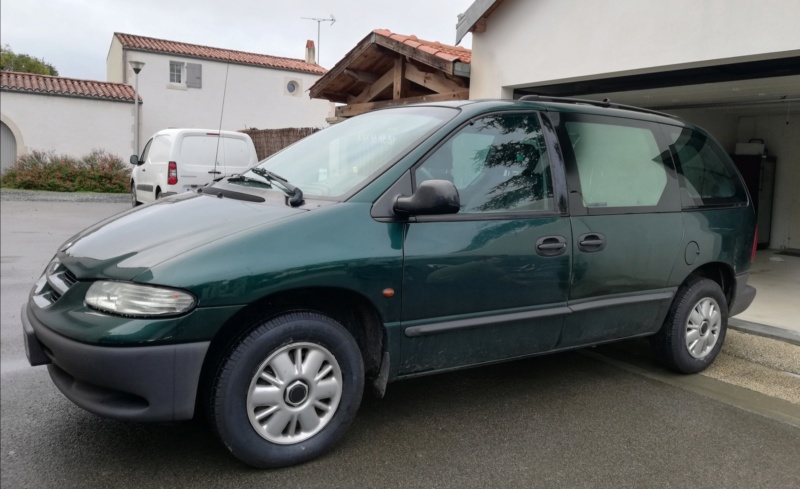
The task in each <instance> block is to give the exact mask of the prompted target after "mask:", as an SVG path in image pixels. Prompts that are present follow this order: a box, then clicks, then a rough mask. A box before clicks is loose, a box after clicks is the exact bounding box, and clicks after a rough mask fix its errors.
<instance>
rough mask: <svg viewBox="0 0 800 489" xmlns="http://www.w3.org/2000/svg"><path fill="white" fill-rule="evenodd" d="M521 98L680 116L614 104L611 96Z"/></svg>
mask: <svg viewBox="0 0 800 489" xmlns="http://www.w3.org/2000/svg"><path fill="white" fill-rule="evenodd" d="M519 100H529V101H536V100H542V101H545V102H560V103H565V104H588V105H594V106H596V107H609V108H612V109H623V110H632V111H634V112H644V113H646V114H655V115H660V116H664V117H669V118H671V119H677V118H678V116H676V115H673V114H667V113H666V112H659V111H657V110H650V109H645V108H642V107H636V106H635V105H625V104H614V103H611V99H609V98H605V99H603V100H602V101H599V100H589V99H584V98H571V97H553V96H551V95H538V94H531V95H523V96H522V97H520V98H519Z"/></svg>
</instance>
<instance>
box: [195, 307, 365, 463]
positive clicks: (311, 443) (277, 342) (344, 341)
mask: <svg viewBox="0 0 800 489" xmlns="http://www.w3.org/2000/svg"><path fill="white" fill-rule="evenodd" d="M296 345H300V348H302V346H303V345H309V346H310V348H311V350H314V348H317V349H318V351H323V350H324V352H325V353H328V354H330V355H332V357H333V359H334V360H335V362H333V363H335V364H336V366H337V367H338V369H339V370H338V371H337V372H339V373H340V377H339V378H340V380H341V383H340V384H338V385H340V386H341V387H340V388H339V393H340V397H339V399H338V401H337V403H338V405H337V406H336V407H334V408H332V409H331V411H332V412H333V414H332V416H330V417H329V418H327V420H326V421H324V422H323V421H320V425H321V427H320V428H317V429H318V430H319V431H317V432H315V433H313V434H309V433H306V434H305V435H304V434H303V433H300V434H299V435H298V436H301V437H302V436H310V437H309V438H307V439H304V440H302V441H299V442H297V443H294V442H292V441H291V440H290V439H288V441H287V439H284V440H283V441H284V443H286V444H280V443H275V442H273V441H270V440H268V439H267V438H266V437H267V436H268V435H267V431H268V430H267V429H266V426H268V425H269V423H272V419H273V416H277V414H276V415H269V416H267V417H265V418H264V422H263V423H264V424H263V426H264V427H265V428H264V430H262V431H261V432H257V431H256V427H255V424H254V423H256V422H257V421H252V420H251V416H254V415H255V414H251V413H250V410H252V409H253V408H252V405H250V404H249V402H250V398H249V393H250V392H252V389H253V386H255V385H257V383H258V382H262V380H260V377H259V374H260V373H262V372H267V370H264V368H265V365H266V366H267V367H269V366H270V365H272V364H271V363H268V361H269V359H270V358H275V356H276V355H281V354H282V352H287V351H288V352H289V353H291V352H292V351H297V350H292V349H293V348H295V347H296ZM287 348H288V349H289V350H287ZM300 351H301V352H302V349H301V350H300ZM307 351H308V350H307ZM292 358H294V357H292ZM301 358H302V356H301ZM306 358H310V356H309V357H306ZM290 365H291V364H290ZM321 365H326V364H324V363H323V364H321ZM294 366H295V367H296V366H297V364H296V363H295V364H294ZM317 368H318V369H319V370H320V374H321V371H322V370H325V368H327V365H326V366H325V368H322V366H320V367H317ZM270 371H271V370H270ZM272 372H273V373H274V375H275V377H276V378H279V379H280V378H281V377H283V376H282V375H280V374H279V371H278V370H275V371H272ZM298 375H300V374H298ZM317 377H319V375H317ZM298 379H300V380H302V379H303V378H301V377H297V378H296V379H295V380H290V381H288V382H285V383H284V387H283V388H282V390H281V388H278V387H276V386H275V385H272V384H265V385H266V387H267V388H270V389H277V391H278V392H280V394H279V397H280V402H281V403H282V404H281V406H282V407H280V409H282V411H281V412H282V413H292V412H297V411H298V410H300V409H303V410H307V411H308V412H316V413H317V414H318V415H319V416H320V420H322V416H324V414H319V413H320V412H322V413H324V411H321V410H318V409H316V408H315V407H313V405H312V404H309V403H315V404H316V403H317V401H315V400H314V399H315V398H314V397H313V396H312V394H313V393H314V389H316V388H317V387H315V385H316V384H314V383H313V381H312V382H309V386H310V387H307V388H306V390H305V394H306V399H305V400H304V401H302V404H300V405H297V406H290V405H289V397H290V395H289V389H288V388H287V385H288V386H289V388H291V386H292V385H295V383H297V382H299V381H300V380H298ZM283 380H286V379H283ZM363 389H364V365H363V361H362V358H361V353H360V351H359V349H358V345H357V344H356V341H355V339H353V337H352V335H351V334H350V333H349V332H348V331H347V330H346V329H345V328H344V327H343V326H342V325H341V324H339V323H337V322H336V321H334V320H333V319H331V318H329V317H327V316H323V315H321V314H317V313H312V312H293V313H289V314H285V315H282V316H278V317H273V318H271V319H268V320H260V321H258V322H256V324H255V325H254V327H253V328H252V329H251V330H250V332H249V333H247V334H245V335H244V336H243V337H242V338H240V339H239V340H238V341H237V342H236V343H235V344H234V345H233V346H232V348H231V349H230V351H229V352H228V354H227V355H225V357H224V358H223V360H222V361H221V362H220V365H219V368H218V369H217V373H216V375H215V377H214V379H213V384H212V387H211V389H210V390H209V394H208V398H207V402H206V406H207V409H208V417H209V420H210V424H211V426H212V428H213V430H214V431H215V432H216V434H217V436H218V437H219V438H220V440H221V441H222V442H223V443H224V444H225V446H226V447H227V448H228V450H230V452H231V453H232V454H233V455H234V456H235V457H236V458H238V459H239V460H241V461H242V462H244V463H246V464H248V465H251V466H253V467H257V468H273V467H282V466H286V465H294V464H299V463H303V462H306V461H309V460H311V459H314V458H316V457H319V456H320V455H322V454H324V453H325V452H327V451H328V450H330V449H331V447H333V445H334V444H335V443H336V442H337V441H338V440H339V439H340V438H341V437H342V435H343V434H344V433H345V431H347V429H348V427H349V426H350V423H351V422H352V421H353V418H354V417H355V414H356V411H358V407H359V405H360V404H361V396H362V393H363ZM327 400H328V401H330V399H327ZM309 406H312V407H311V409H313V410H314V411H310V410H309V409H308V407H309ZM257 409H264V410H270V409H272V408H269V409H265V408H257ZM276 409H278V408H277V407H276ZM293 410H294V411H293ZM256 412H257V411H256ZM262 413H263V411H262ZM297 419H298V418H297V416H295V417H294V418H293V421H292V423H290V424H288V425H286V428H284V429H283V433H282V434H280V435H277V436H279V437H285V436H288V435H286V433H285V432H286V430H287V429H288V430H290V433H289V434H290V435H291V434H292V433H291V430H294V429H295V428H296V429H297V430H300V429H301V424H300V422H299V421H297ZM276 423H278V422H277V421H276ZM295 423H296V424H295ZM274 426H280V425H274ZM289 426H291V428H290V427H289ZM279 429H280V428H279ZM260 433H261V434H260ZM279 441H280V440H279Z"/></svg>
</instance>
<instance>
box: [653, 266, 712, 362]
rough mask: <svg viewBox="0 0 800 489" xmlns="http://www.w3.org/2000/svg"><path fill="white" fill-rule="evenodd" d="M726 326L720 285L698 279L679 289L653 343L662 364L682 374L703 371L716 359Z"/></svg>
mask: <svg viewBox="0 0 800 489" xmlns="http://www.w3.org/2000/svg"><path fill="white" fill-rule="evenodd" d="M727 327H728V302H727V300H726V299H725V295H724V294H723V293H722V289H720V287H719V284H717V283H716V282H714V281H713V280H709V279H706V278H699V279H695V280H692V281H691V282H689V283H687V284H685V285H684V286H683V287H681V288H680V289H679V290H678V294H677V295H676V296H675V300H674V301H673V302H672V308H671V309H670V311H669V314H667V319H666V320H665V321H664V325H663V326H662V327H661V330H660V331H659V332H658V333H656V334H655V335H654V336H653V338H652V342H653V345H654V347H655V350H656V354H657V355H658V357H659V359H660V360H661V362H662V363H663V364H664V365H665V366H666V367H668V368H671V369H672V370H676V371H678V372H681V373H685V374H693V373H697V372H702V371H703V370H705V369H706V367H708V366H709V365H711V363H712V362H713V361H714V359H715V358H717V355H719V352H720V350H722V344H723V342H724V341H725V333H726V331H727Z"/></svg>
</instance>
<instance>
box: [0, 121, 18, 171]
mask: <svg viewBox="0 0 800 489" xmlns="http://www.w3.org/2000/svg"><path fill="white" fill-rule="evenodd" d="M15 161H17V138H15V137H14V133H13V132H12V131H11V128H9V127H8V126H7V125H6V123H5V122H2V121H0V169H1V170H3V171H5V170H6V169H7V168H10V167H11V165H13V164H14V162H15Z"/></svg>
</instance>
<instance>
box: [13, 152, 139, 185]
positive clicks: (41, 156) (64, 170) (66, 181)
mask: <svg viewBox="0 0 800 489" xmlns="http://www.w3.org/2000/svg"><path fill="white" fill-rule="evenodd" d="M130 180H131V169H130V165H128V164H126V163H124V162H123V161H122V160H121V159H120V158H119V157H118V156H115V155H111V154H108V153H106V152H105V151H103V150H94V151H92V152H91V153H89V154H88V155H86V156H84V157H82V158H73V157H72V156H67V155H58V154H55V153H54V152H42V151H33V152H31V153H28V154H26V155H23V156H21V157H20V158H19V159H18V160H17V162H16V163H15V164H14V166H12V167H11V168H9V169H7V170H6V171H4V172H3V175H2V177H0V185H1V186H3V187H7V188H19V189H26V190H50V191H53V192H108V193H123V192H128V191H130V187H129V183H130Z"/></svg>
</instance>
